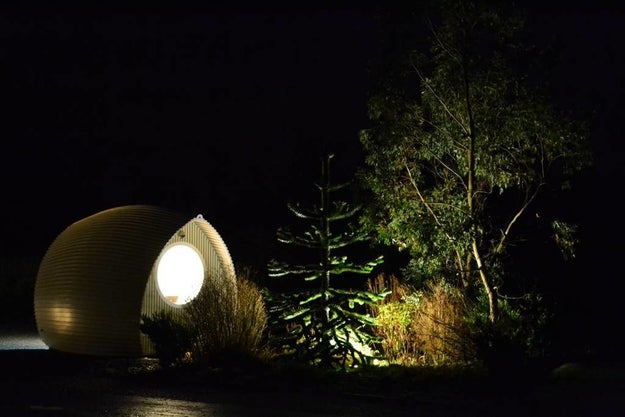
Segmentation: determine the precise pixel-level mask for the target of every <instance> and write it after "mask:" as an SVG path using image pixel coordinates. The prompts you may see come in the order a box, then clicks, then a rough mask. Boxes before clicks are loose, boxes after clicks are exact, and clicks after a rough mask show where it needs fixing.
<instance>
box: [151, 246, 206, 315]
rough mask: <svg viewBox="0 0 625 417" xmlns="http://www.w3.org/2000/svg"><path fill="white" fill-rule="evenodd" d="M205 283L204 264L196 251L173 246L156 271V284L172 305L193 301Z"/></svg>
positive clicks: (166, 251)
mask: <svg viewBox="0 0 625 417" xmlns="http://www.w3.org/2000/svg"><path fill="white" fill-rule="evenodd" d="M203 282H204V264H203V263H202V258H201V257H200V255H199V254H198V253H197V251H196V250H195V249H193V248H192V247H190V246H188V245H180V244H178V245H172V246H170V247H169V248H167V249H166V250H165V252H164V253H163V255H162V256H161V259H160V260H159V262H158V266H157V269H156V284H157V286H158V290H159V291H160V293H161V295H162V296H163V297H164V298H165V299H166V300H167V301H169V302H170V303H173V304H176V305H183V304H186V303H188V302H189V301H191V300H193V299H194V298H195V297H196V296H197V295H198V293H199V292H200V289H201V288H202V283H203Z"/></svg>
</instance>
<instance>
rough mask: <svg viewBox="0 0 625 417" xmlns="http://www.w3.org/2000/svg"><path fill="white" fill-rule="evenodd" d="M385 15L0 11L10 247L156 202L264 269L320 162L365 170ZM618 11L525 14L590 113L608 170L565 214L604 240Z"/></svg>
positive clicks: (552, 82) (613, 202)
mask: <svg viewBox="0 0 625 417" xmlns="http://www.w3.org/2000/svg"><path fill="white" fill-rule="evenodd" d="M589 4H591V3H589ZM386 12H387V11H386V10H383V9H380V8H374V7H372V8H370V9H369V8H366V7H353V8H349V7H344V8H339V7H330V8H326V9H324V8H322V7H317V8H312V7H311V8H299V9H295V8H288V7H272V8H267V9H263V8H258V7H249V8H247V7H243V6H241V7H232V8H229V7H214V8H209V7H197V8H193V7H189V8H187V9H176V8H173V7H172V8H167V7H154V8H150V7H147V8H146V7H142V8H138V9H132V8H128V9H124V8H119V9H113V8H106V7H100V8H98V9H89V8H87V7H83V8H74V9H72V8H67V7H66V8H54V7H50V6H48V7H43V8H36V7H19V6H12V7H6V6H5V7H2V8H0V83H1V84H0V106H1V113H0V114H1V118H2V119H1V120H2V124H1V129H2V130H1V133H2V153H1V160H0V170H1V174H2V182H3V190H2V194H3V202H2V205H3V211H2V225H3V226H2V227H3V232H4V233H3V235H4V238H3V239H2V243H1V245H2V246H1V249H2V252H3V254H5V255H14V254H15V255H34V256H41V255H43V253H44V252H45V250H46V249H47V246H48V245H49V244H50V243H52V241H53V239H54V238H55V237H56V236H57V235H58V234H59V233H61V232H62V231H63V229H64V228H65V227H67V226H69V225H70V224H71V223H73V222H74V221H77V220H80V219H82V218H84V217H86V216H88V215H91V214H94V213H97V212H99V211H101V210H104V209H107V208H111V207H115V206H119V205H125V204H156V205H160V206H163V207H166V208H171V209H175V210H179V211H182V212H185V213H188V214H189V215H190V216H195V215H196V214H199V213H201V214H203V215H204V217H205V218H206V219H207V220H208V221H209V222H210V223H211V224H213V226H215V228H216V229H217V230H218V231H219V232H220V234H221V235H222V237H223V238H224V240H225V242H226V245H227V246H228V247H229V248H230V251H231V254H232V256H233V258H234V260H235V262H242V263H258V264H262V263H263V262H265V260H266V258H267V257H268V256H270V255H271V251H272V250H273V246H274V245H275V230H276V228H277V227H278V226H281V225H284V224H285V222H289V221H291V218H290V214H289V212H288V211H287V209H286V203H287V201H290V200H298V199H300V198H301V197H302V196H304V195H310V194H311V193H315V192H316V190H315V189H314V188H313V186H312V181H314V180H315V179H316V178H317V177H318V174H319V156H320V155H321V154H322V153H323V152H324V151H326V150H327V151H331V152H333V153H335V155H336V157H335V160H334V167H333V170H334V173H335V178H336V179H337V181H343V180H346V179H349V178H350V177H351V175H352V174H353V173H354V172H355V170H356V168H357V167H358V166H360V165H361V164H362V153H361V148H360V144H359V142H358V131H360V130H361V129H363V128H366V127H367V124H368V121H367V117H366V100H367V95H368V94H369V93H370V92H371V91H370V89H371V86H372V84H373V82H372V80H371V77H370V72H369V66H370V63H371V62H374V61H375V60H376V59H378V58H379V57H380V56H384V54H385V53H387V52H388V51H382V50H380V45H388V43H384V42H381V41H382V40H383V39H386V40H388V39H392V38H393V36H395V35H393V33H392V31H389V28H388V27H385V29H384V30H382V29H381V26H380V25H379V20H378V19H377V17H379V16H380V15H383V14H384V13H386ZM623 16H624V15H623V13H622V12H621V11H620V10H614V9H608V8H601V7H599V6H598V5H597V3H594V6H584V7H577V8H574V7H572V6H570V5H569V6H568V8H565V7H557V8H556V7H551V8H546V7H542V8H541V7H539V8H535V9H534V10H533V14H532V15H531V19H532V20H531V25H532V27H533V28H534V31H535V32H534V34H535V39H536V40H537V42H542V43H543V46H551V47H553V48H555V49H556V50H557V51H559V53H560V56H559V57H558V59H557V61H556V62H554V65H553V67H552V70H551V71H550V72H549V73H546V74H545V75H544V76H545V78H546V81H547V83H548V85H549V86H550V88H551V92H552V93H553V95H554V100H555V102H556V103H557V104H558V105H560V106H562V107H564V108H566V109H567V110H571V111H573V112H574V113H575V114H577V115H580V117H585V116H586V115H591V116H592V120H591V131H592V140H593V145H594V147H595V150H596V158H597V165H596V168H595V170H594V172H593V173H592V174H591V175H589V176H588V177H587V178H586V179H585V180H583V181H581V183H580V189H581V192H580V196H579V198H580V199H579V201H578V202H576V201H573V203H572V204H573V205H575V207H568V208H567V209H570V210H577V211H578V212H579V213H580V214H579V216H581V218H583V219H584V220H585V221H589V219H593V222H592V223H588V224H589V226H588V228H589V229H592V230H593V231H592V232H587V235H588V236H590V237H592V238H593V239H601V237H602V236H603V234H604V231H603V230H602V229H603V228H608V229H609V230H611V231H612V232H613V233H615V232H619V231H621V232H622V230H623V227H622V225H620V222H621V220H620V219H619V217H617V216H621V213H620V206H621V203H620V200H621V198H622V197H621V195H620V194H621V192H622V190H623V186H622V181H623V179H625V169H623V167H624V166H625V165H623V151H624V149H625V148H624V146H623V143H622V142H623V135H622V133H623V127H622V126H623V115H624V111H623V104H624V88H623V87H624V84H623V81H624V74H625V72H624V67H623V64H624V60H623V58H624V48H623V46H622V40H621V39H622V37H623V36H622V35H623V34H624V33H623V32H624V31H625V29H624V26H625V25H623V23H624V22H625V19H624V18H623ZM400 20H401V19H400ZM398 33H399V32H398ZM398 39H399V38H398ZM577 203H579V205H577ZM592 210H597V212H600V213H602V214H601V219H599V220H598V219H594V216H595V215H594V214H593V213H594V212H593V211H592ZM613 222H614V223H613ZM621 249H622V245H621V246H614V245H612V246H610V248H608V249H607V250H608V251H610V250H611V251H613V252H614V255H616V256H618V255H619V254H618V252H619V251H620V250H621ZM610 253H612V252H610ZM605 257H606V258H607V256H605ZM602 268H604V269H605V270H606V271H607V268H608V267H607V266H605V265H604V266H602Z"/></svg>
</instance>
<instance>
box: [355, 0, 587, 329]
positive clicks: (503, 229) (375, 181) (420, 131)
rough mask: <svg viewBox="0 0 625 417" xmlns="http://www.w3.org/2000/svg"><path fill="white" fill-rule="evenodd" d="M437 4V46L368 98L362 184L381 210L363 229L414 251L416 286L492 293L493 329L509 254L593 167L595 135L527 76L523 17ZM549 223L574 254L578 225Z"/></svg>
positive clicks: (471, 5) (371, 212)
mask: <svg viewBox="0 0 625 417" xmlns="http://www.w3.org/2000/svg"><path fill="white" fill-rule="evenodd" d="M439 3H440V6H441V8H440V9H441V12H440V13H439V14H438V15H437V16H438V18H440V19H438V20H436V22H433V21H428V22H426V24H427V25H429V27H430V35H431V48H430V49H429V50H428V51H427V52H426V53H420V54H418V53H411V54H409V57H408V59H407V61H406V62H407V64H406V67H404V68H405V71H397V72H398V73H400V74H401V75H400V76H397V78H396V79H392V78H391V79H387V80H385V81H386V82H385V83H384V85H383V86H382V87H380V89H379V91H378V92H377V93H376V94H375V95H373V96H372V98H371V100H370V102H369V117H370V120H371V122H372V124H371V127H370V128H368V129H366V130H363V131H362V132H361V135H360V139H361V143H362V145H363V148H364V150H365V158H366V166H365V168H364V169H363V170H362V172H361V173H360V176H361V178H362V179H363V181H364V183H365V184H366V187H367V188H368V189H369V190H370V191H371V192H372V194H373V197H374V204H372V205H371V207H369V209H368V210H367V212H366V213H365V216H363V222H364V223H365V224H366V225H367V226H368V227H369V228H370V229H371V230H374V231H375V232H376V235H377V237H378V239H379V241H381V242H383V243H385V244H388V245H393V246H396V247H398V248H399V249H403V250H406V251H408V252H409V253H410V255H411V258H412V261H411V263H410V267H409V270H410V274H411V275H412V278H413V279H414V281H415V282H417V283H423V282H425V281H427V280H430V279H443V278H444V279H446V280H447V281H448V282H451V283H454V284H456V285H458V286H459V287H461V288H464V289H466V290H467V294H471V293H473V294H474V295H477V294H482V295H484V296H485V297H486V298H487V300H488V303H487V305H488V309H489V312H488V317H489V320H490V321H491V322H494V321H496V320H497V317H498V305H499V303H498V298H499V297H500V291H501V290H502V289H504V288H506V277H507V276H508V274H507V273H508V271H507V270H506V264H505V262H504V260H505V259H506V257H507V256H508V255H509V252H508V250H509V248H510V247H511V246H512V245H513V244H520V242H522V241H523V240H522V239H525V238H527V237H528V236H527V235H525V232H527V231H528V230H529V226H528V225H533V224H532V223H530V222H529V221H528V219H531V220H534V221H540V220H542V218H541V216H539V215H538V213H539V210H540V207H539V203H540V202H541V201H542V200H541V198H542V197H543V196H545V195H549V194H551V193H555V192H557V191H558V190H559V189H563V188H566V187H568V186H569V185H570V184H569V179H570V178H571V176H572V175H573V174H574V173H575V172H577V171H579V170H581V169H583V168H585V167H586V166H587V165H588V164H589V163H590V153H589V147H588V140H587V139H588V138H587V134H586V129H585V127H584V126H581V125H580V124H579V123H575V122H573V121H571V120H569V119H567V118H566V117H564V116H563V115H562V114H560V113H559V112H558V111H557V109H556V108H555V107H554V106H552V105H551V103H550V102H549V100H547V99H546V97H545V96H544V95H542V94H541V93H540V91H538V89H537V88H535V87H532V86H531V85H530V83H529V82H528V80H529V78H528V76H527V74H525V73H523V71H524V70H523V68H527V67H528V66H524V65H522V63H523V62H527V54H526V53H527V51H528V49H526V48H524V47H523V46H522V44H521V43H520V41H519V39H520V38H519V35H520V34H521V33H522V32H521V29H522V28H523V19H521V18H519V17H518V16H515V15H513V14H506V13H505V12H504V11H503V10H496V9H494V8H493V7H492V5H490V6H488V7H485V6H483V5H480V3H475V2H464V1H460V2H458V1H444V2H439ZM550 220H554V219H544V221H545V222H546V224H547V225H549V224H552V225H555V226H557V227H556V229H557V230H556V233H555V234H554V235H552V236H555V237H556V238H557V239H554V240H557V241H556V243H560V244H564V249H565V252H566V254H567V255H568V256H572V250H573V246H572V243H573V242H574V241H575V238H574V236H572V234H571V232H573V231H574V230H575V229H574V228H573V227H571V226H567V225H566V223H565V222H563V221H557V222H553V223H551V222H550ZM564 232H566V233H564Z"/></svg>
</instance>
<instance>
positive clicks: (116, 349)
mask: <svg viewBox="0 0 625 417" xmlns="http://www.w3.org/2000/svg"><path fill="white" fill-rule="evenodd" d="M177 255H183V256H182V258H183V259H182V263H176V260H175V258H176V256H177ZM187 275H188V276H189V277H191V278H188V277H187ZM223 279H227V280H232V281H234V280H235V274H234V266H233V263H232V259H231V258H230V253H229V252H228V249H227V247H226V245H225V244H224V242H223V240H222V238H221V237H220V235H219V234H218V233H217V231H216V230H215V229H214V228H213V227H212V226H211V225H210V224H209V223H208V222H207V221H206V220H204V219H203V218H202V216H197V217H195V218H192V219H188V217H185V216H182V215H181V214H179V213H176V212H173V211H170V210H166V209H163V208H159V207H155V206H146V205H132V206H122V207H116V208H112V209H109V210H105V211H102V212H99V213H96V214H94V215H91V216H89V217H86V218H84V219H82V220H80V221H78V222H76V223H74V224H72V225H70V226H69V227H67V228H66V229H65V230H64V231H63V232H62V233H61V234H60V235H59V236H58V237H57V238H56V239H55V240H54V241H53V242H52V244H51V245H50V247H49V248H48V250H47V251H46V254H45V255H44V257H43V259H42V261H41V264H40V266H39V271H38V274H37V280H36V283H35V294H34V309H35V319H36V323H37V329H38V331H39V335H40V337H41V339H42V340H43V342H44V343H45V344H46V345H47V346H48V347H49V348H50V349H55V350H59V351H63V352H69V353H77V354H84V355H94V356H118V357H139V356H145V355H150V354H153V353H155V352H154V347H153V345H152V343H151V342H150V341H149V339H148V338H147V336H146V335H145V334H143V333H141V331H140V328H139V325H140V321H141V316H142V315H148V316H151V315H153V314H155V313H158V312H161V311H169V312H172V313H174V314H176V313H180V312H181V310H182V309H183V308H184V305H185V303H186V302H188V301H189V300H192V298H193V297H194V296H195V295H197V294H198V293H199V292H201V291H202V290H207V289H210V288H211V286H210V285H203V283H205V282H207V280H223ZM179 284H184V285H182V286H180V285H179ZM190 302H192V301H190Z"/></svg>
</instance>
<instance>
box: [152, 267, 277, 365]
mask: <svg viewBox="0 0 625 417" xmlns="http://www.w3.org/2000/svg"><path fill="white" fill-rule="evenodd" d="M266 328H267V312H266V309H265V302H264V299H263V297H262V295H261V292H260V290H259V289H258V287H257V285H256V284H255V283H254V282H253V281H252V279H251V277H250V276H249V272H245V273H243V274H241V275H239V276H238V277H237V279H236V282H235V281H232V280H230V279H225V278H221V279H214V280H210V281H207V282H205V283H204V288H202V291H200V293H199V294H198V296H197V297H196V298H194V299H193V300H192V301H191V302H189V303H188V304H187V305H185V307H184V309H183V310H182V311H181V312H180V314H176V315H174V314H171V313H166V312H161V313H157V314H155V315H153V316H150V317H147V316H144V317H143V318H142V324H141V330H142V331H143V332H144V333H145V334H147V335H148V337H149V338H150V340H151V341H152V342H153V343H154V346H155V350H156V355H157V356H158V358H159V361H160V363H161V365H164V366H175V365H179V364H182V363H191V364H208V365H211V366H221V365H227V364H226V363H224V362H225V361H228V362H232V361H234V362H237V361H239V362H240V361H241V360H242V359H243V360H246V359H247V360H254V359H258V358H262V357H264V356H265V355H264V353H265V352H264V349H263V339H264V337H265V331H266Z"/></svg>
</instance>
